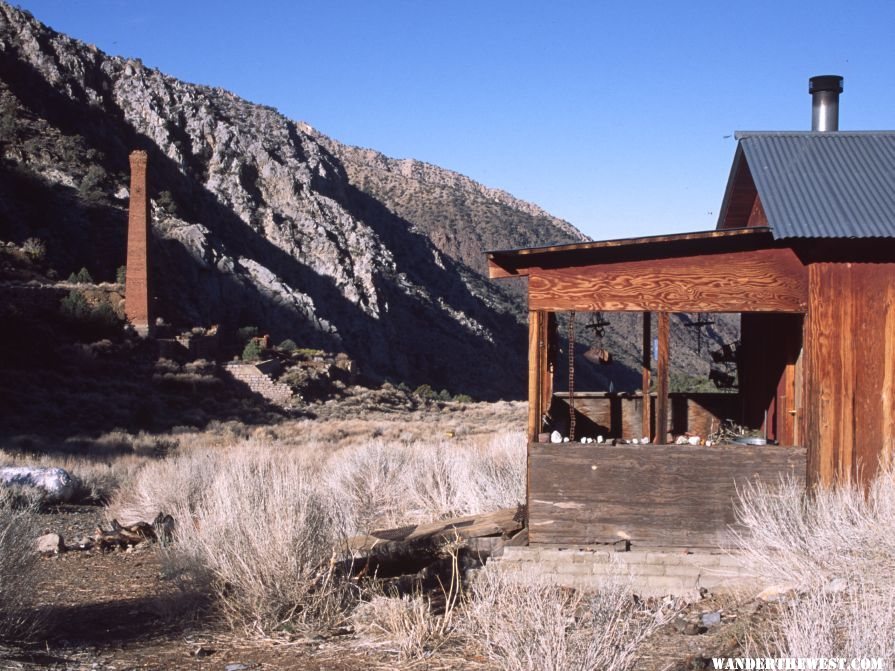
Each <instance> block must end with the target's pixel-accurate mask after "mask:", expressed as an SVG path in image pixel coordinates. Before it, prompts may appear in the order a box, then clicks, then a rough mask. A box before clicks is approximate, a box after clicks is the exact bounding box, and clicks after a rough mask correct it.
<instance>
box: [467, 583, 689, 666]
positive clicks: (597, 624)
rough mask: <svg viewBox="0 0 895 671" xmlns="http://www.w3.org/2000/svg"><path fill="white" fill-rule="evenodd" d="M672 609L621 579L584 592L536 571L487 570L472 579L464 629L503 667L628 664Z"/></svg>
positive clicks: (487, 654)
mask: <svg viewBox="0 0 895 671" xmlns="http://www.w3.org/2000/svg"><path fill="white" fill-rule="evenodd" d="M671 614H672V612H671V610H667V609H665V608H662V607H658V606H657V607H656V608H655V609H648V608H646V607H644V606H643V605H641V604H640V603H639V602H638V601H637V600H636V599H635V598H634V594H633V591H632V589H631V586H630V585H629V584H628V583H627V582H626V581H624V580H619V581H616V582H610V581H607V582H606V584H605V585H603V586H602V588H601V589H600V590H599V591H597V592H594V593H583V592H579V591H577V590H573V589H568V588H564V587H557V586H555V585H550V584H547V583H546V582H544V581H543V580H542V579H541V578H539V577H538V576H537V575H534V574H528V575H526V574H522V575H515V574H514V575H510V574H507V573H502V572H500V571H493V570H486V571H483V572H482V573H481V575H480V576H479V577H478V579H477V580H476V581H475V582H474V583H473V588H472V594H471V596H470V599H469V602H468V603H467V605H466V608H465V613H464V618H465V622H464V630H465V632H466V635H467V637H468V639H469V641H470V644H472V645H475V646H478V647H480V648H481V649H482V652H483V653H484V654H485V655H486V656H487V657H488V658H489V659H491V661H492V662H493V663H494V664H495V665H496V666H497V668H499V669H503V670H506V671H572V670H575V671H577V670H581V671H590V670H594V669H613V670H620V671H625V670H626V669H633V668H635V666H636V663H637V653H638V650H639V647H640V645H641V644H642V643H643V641H644V640H645V639H646V638H647V637H648V636H649V635H650V634H652V633H653V632H655V631H656V630H657V629H658V628H659V627H660V626H661V625H662V624H664V623H665V622H666V621H667V619H668V618H669V617H670V615H671Z"/></svg>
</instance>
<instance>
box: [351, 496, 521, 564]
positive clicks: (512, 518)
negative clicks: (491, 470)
mask: <svg viewBox="0 0 895 671" xmlns="http://www.w3.org/2000/svg"><path fill="white" fill-rule="evenodd" d="M522 526H523V517H522V515H521V514H520V513H519V511H518V508H504V509H502V510H497V511H494V512H492V513H482V514H478V515H468V516H466V517H456V518H454V519H450V520H441V521H439V522H427V523H426V524H418V525H415V526H413V525H411V526H406V527H399V528H396V529H382V530H378V531H373V532H372V533H370V534H367V535H361V536H355V537H354V538H351V539H349V540H348V550H349V551H350V552H351V553H352V554H354V555H364V554H368V553H370V552H372V551H374V550H375V551H382V550H385V551H390V550H396V549H397V548H398V547H400V546H415V545H433V544H434V545H440V544H443V543H449V542H451V541H453V540H455V539H460V540H467V539H470V538H483V537H486V536H499V537H501V538H509V537H511V536H512V535H514V534H515V533H516V532H518V531H519V530H520V529H522ZM386 546H388V547H386Z"/></svg>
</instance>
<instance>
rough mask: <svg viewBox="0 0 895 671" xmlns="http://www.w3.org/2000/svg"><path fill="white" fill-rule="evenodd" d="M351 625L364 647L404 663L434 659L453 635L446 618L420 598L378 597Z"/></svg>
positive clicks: (357, 612)
mask: <svg viewBox="0 0 895 671" xmlns="http://www.w3.org/2000/svg"><path fill="white" fill-rule="evenodd" d="M351 621H352V624H353V625H354V630H355V633H356V634H357V635H358V637H359V638H360V640H361V641H362V642H363V643H365V644H367V645H370V646H372V647H376V648H379V649H381V650H383V651H385V652H388V653H391V654H394V655H395V656H397V657H398V659H399V660H401V661H408V660H415V659H421V658H425V657H428V656H430V655H431V654H432V653H433V652H434V651H435V650H437V649H438V648H439V647H440V646H441V645H442V644H443V643H444V641H445V640H447V638H448V636H449V635H450V632H449V630H448V629H447V628H446V626H445V619H444V616H443V615H439V614H436V613H434V612H433V610H432V603H431V601H430V600H429V599H428V598H427V597H425V596H422V595H419V594H417V595H406V594H405V595H403V596H394V597H388V596H382V595H377V596H374V597H373V598H371V599H370V600H369V601H364V602H363V603H361V604H360V605H359V606H358V607H357V608H356V609H355V610H354V613H352V616H351Z"/></svg>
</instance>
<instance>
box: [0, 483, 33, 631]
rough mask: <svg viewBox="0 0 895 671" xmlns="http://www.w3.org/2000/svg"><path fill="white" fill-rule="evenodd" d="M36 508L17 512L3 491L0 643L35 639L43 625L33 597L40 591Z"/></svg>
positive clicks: (0, 511) (0, 497) (0, 495)
mask: <svg viewBox="0 0 895 671" xmlns="http://www.w3.org/2000/svg"><path fill="white" fill-rule="evenodd" d="M35 512H36V511H35V509H34V508H33V507H27V508H17V507H16V506H15V505H14V501H13V497H12V496H11V495H9V494H8V493H7V492H6V491H5V490H3V491H0V640H23V639H29V638H32V637H33V636H34V635H35V634H36V633H37V632H38V631H39V630H40V628H41V625H42V621H41V617H40V615H39V614H38V612H37V611H35V610H34V608H33V604H32V597H33V595H34V592H35V590H36V587H37V574H36V564H37V562H38V561H39V558H38V556H37V553H35V552H34V528H35V526H36V524H35V520H34V515H35Z"/></svg>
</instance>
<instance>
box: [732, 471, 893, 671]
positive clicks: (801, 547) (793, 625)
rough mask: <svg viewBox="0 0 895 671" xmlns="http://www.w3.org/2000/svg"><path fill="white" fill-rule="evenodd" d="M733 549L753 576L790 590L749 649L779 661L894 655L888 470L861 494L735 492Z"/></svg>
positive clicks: (761, 488) (787, 488)
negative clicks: (739, 528) (738, 527)
mask: <svg viewBox="0 0 895 671" xmlns="http://www.w3.org/2000/svg"><path fill="white" fill-rule="evenodd" d="M738 516H739V520H740V521H741V522H742V523H743V524H744V525H745V527H746V532H745V533H743V534H741V535H740V537H739V539H738V549H739V550H740V552H742V553H743V554H744V555H745V556H746V557H747V559H748V561H749V565H750V567H751V570H752V572H753V573H755V574H756V575H757V576H758V577H760V578H762V579H763V580H764V581H766V582H769V583H782V584H783V585H786V586H789V587H791V588H792V596H791V598H790V599H789V600H787V601H785V602H784V603H783V604H782V605H781V606H780V612H779V618H778V619H777V620H776V622H775V623H774V627H773V629H772V631H771V632H770V633H769V634H767V635H766V636H764V637H763V638H762V639H761V640H759V641H753V642H752V643H753V647H755V648H756V651H757V652H759V653H761V654H764V653H766V652H767V653H769V654H771V653H772V654H778V655H783V656H792V657H799V656H811V657H817V656H835V657H842V656H845V657H887V658H891V657H893V656H895V584H893V583H892V580H891V576H892V575H893V571H895V471H893V470H892V469H891V468H883V469H882V470H881V471H880V473H879V474H878V476H877V477H876V478H875V479H874V480H873V481H872V482H871V483H870V485H869V486H868V487H867V488H866V489H865V488H864V487H863V486H861V485H854V484H847V483H844V484H841V485H839V486H836V487H833V488H824V489H818V490H816V491H815V492H813V494H812V495H811V496H808V495H807V494H806V493H805V490H804V487H803V486H801V485H800V484H799V483H797V482H794V481H784V482H781V483H779V484H778V485H777V486H768V485H762V484H760V483H759V484H754V485H752V486H750V487H748V488H747V489H745V490H744V491H743V492H741V493H740V505H739V514H738Z"/></svg>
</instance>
